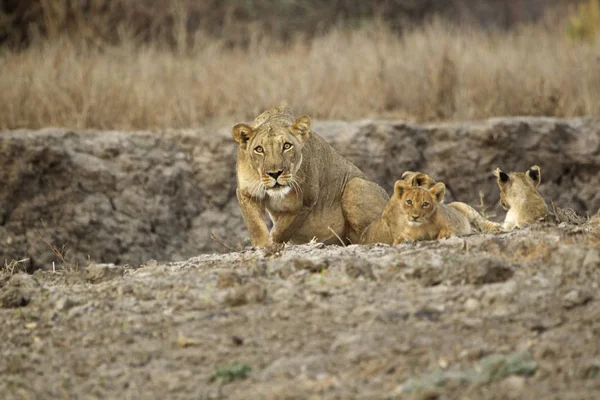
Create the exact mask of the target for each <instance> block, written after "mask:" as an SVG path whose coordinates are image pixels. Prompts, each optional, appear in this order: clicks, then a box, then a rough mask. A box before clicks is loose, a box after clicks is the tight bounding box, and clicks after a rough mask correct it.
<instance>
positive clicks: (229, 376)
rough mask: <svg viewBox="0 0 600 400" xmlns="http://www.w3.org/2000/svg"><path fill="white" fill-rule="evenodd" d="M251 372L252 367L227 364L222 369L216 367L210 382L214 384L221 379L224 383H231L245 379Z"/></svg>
mask: <svg viewBox="0 0 600 400" xmlns="http://www.w3.org/2000/svg"><path fill="white" fill-rule="evenodd" d="M251 371H252V367H250V366H249V365H248V364H239V363H232V364H227V365H225V366H222V367H217V368H216V370H215V373H214V375H213V376H212V377H211V379H210V381H211V382H214V381H215V380H217V379H221V381H222V382H224V383H231V382H233V381H236V380H243V379H246V378H247V377H248V375H249V374H250V372H251Z"/></svg>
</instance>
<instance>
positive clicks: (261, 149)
mask: <svg viewBox="0 0 600 400" xmlns="http://www.w3.org/2000/svg"><path fill="white" fill-rule="evenodd" d="M254 151H255V152H257V153H259V154H260V153H262V152H263V151H264V150H263V148H262V146H256V147H255V148H254Z"/></svg>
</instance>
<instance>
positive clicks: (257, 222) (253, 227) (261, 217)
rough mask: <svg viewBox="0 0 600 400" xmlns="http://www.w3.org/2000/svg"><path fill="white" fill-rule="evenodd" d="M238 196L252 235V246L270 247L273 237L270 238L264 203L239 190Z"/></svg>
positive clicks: (237, 191) (243, 215) (247, 226)
mask: <svg viewBox="0 0 600 400" xmlns="http://www.w3.org/2000/svg"><path fill="white" fill-rule="evenodd" d="M236 195H237V199H238V202H239V203H240V209H241V210H242V217H243V218H244V223H245V224H246V228H247V229H248V232H249V233H250V239H251V240H252V246H255V247H264V246H268V245H270V244H271V243H272V242H271V237H270V236H269V230H268V229H267V224H266V223H265V205H264V203H262V202H260V201H257V200H256V199H254V198H252V197H250V196H248V195H245V194H244V193H242V192H240V190H239V189H238V190H236Z"/></svg>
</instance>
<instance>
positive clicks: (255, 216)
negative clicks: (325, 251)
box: [232, 107, 388, 246]
mask: <svg viewBox="0 0 600 400" xmlns="http://www.w3.org/2000/svg"><path fill="white" fill-rule="evenodd" d="M310 125H311V123H310V118H309V117H308V116H306V115H302V116H300V117H298V118H297V119H294V117H293V115H292V113H291V110H290V109H288V108H287V107H273V108H270V109H269V110H267V111H265V112H264V113H262V114H261V115H259V116H258V117H257V118H256V119H255V120H254V122H253V123H252V124H251V125H246V124H237V125H236V126H234V127H233V131H232V135H233V138H234V139H235V141H236V142H237V143H238V151H237V198H238V201H239V204H240V208H241V210H242V215H243V218H244V222H245V224H246V227H247V228H248V232H249V233H250V238H251V239H252V245H253V246H267V245H269V244H271V243H283V242H292V243H307V242H309V241H311V240H312V239H313V238H316V239H317V240H319V241H321V242H324V243H335V242H337V241H338V240H342V241H343V242H345V243H348V242H353V243H358V241H359V239H360V235H361V233H362V231H363V230H364V229H365V228H366V227H367V226H368V225H369V223H371V221H373V220H374V219H375V218H376V217H377V215H378V214H379V213H381V211H382V210H383V208H384V207H385V205H386V203H387V201H388V195H387V193H386V192H385V190H383V188H381V187H380V186H379V185H377V184H376V183H374V182H371V181H369V180H367V178H366V176H365V175H364V174H363V172H362V171H361V170H360V169H358V168H357V167H356V166H355V165H353V164H352V163H351V162H350V161H348V160H346V159H345V158H344V157H342V156H341V155H340V154H338V153H337V152H336V151H335V150H334V149H333V148H332V147H331V146H330V145H329V144H328V143H327V142H326V141H325V140H324V139H323V138H322V137H321V136H319V135H318V134H316V133H315V132H313V131H312V130H311V126H310ZM265 210H266V211H267V212H268V214H269V216H270V218H271V220H272V221H273V228H272V229H271V232H269V231H268V229H267V224H266V222H265ZM338 238H339V239H338Z"/></svg>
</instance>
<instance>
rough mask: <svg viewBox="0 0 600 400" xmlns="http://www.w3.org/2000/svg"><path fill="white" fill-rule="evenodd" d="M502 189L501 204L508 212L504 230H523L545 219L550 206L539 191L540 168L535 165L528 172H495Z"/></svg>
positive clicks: (496, 170)
mask: <svg viewBox="0 0 600 400" xmlns="http://www.w3.org/2000/svg"><path fill="white" fill-rule="evenodd" d="M494 175H495V176H496V178H497V180H498V187H499V188H500V204H501V205H502V207H504V209H505V210H508V212H507V213H506V217H505V219H504V225H503V227H504V230H507V231H508V230H511V229H514V228H522V227H524V226H526V225H529V224H532V223H534V222H537V221H539V220H540V219H543V218H545V217H546V216H547V215H548V206H547V205H546V202H545V201H544V199H543V198H542V196H541V195H540V193H539V192H538V190H537V187H538V186H539V185H540V182H541V180H542V171H541V169H540V167H538V166H537V165H534V166H533V167H531V168H529V170H527V171H526V172H510V173H508V174H507V173H505V172H503V171H502V170H500V168H496V169H495V170H494Z"/></svg>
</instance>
